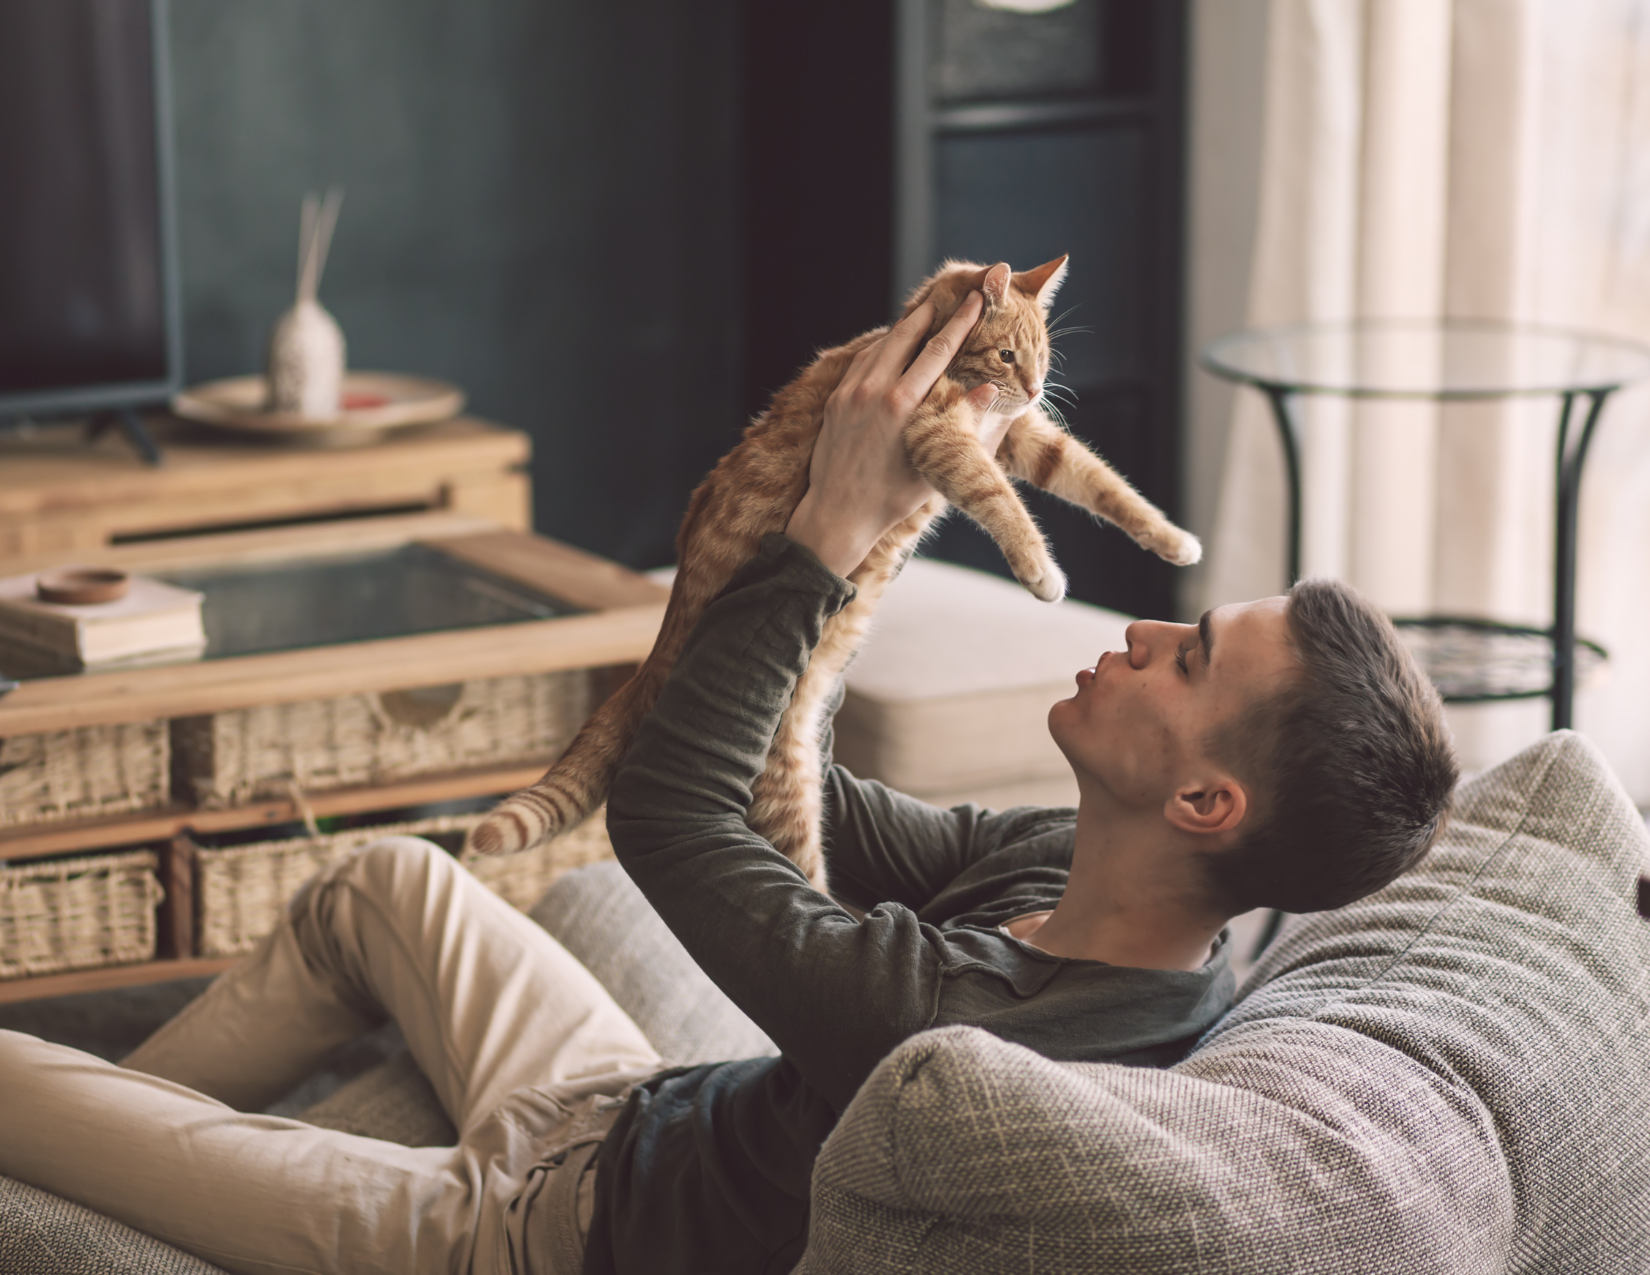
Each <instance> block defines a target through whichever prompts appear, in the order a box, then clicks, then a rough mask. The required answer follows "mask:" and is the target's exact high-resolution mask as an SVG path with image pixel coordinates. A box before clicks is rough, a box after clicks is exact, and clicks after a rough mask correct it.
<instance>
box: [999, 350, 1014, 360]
mask: <svg viewBox="0 0 1650 1275" xmlns="http://www.w3.org/2000/svg"><path fill="white" fill-rule="evenodd" d="M997 357H998V358H1000V359H1001V360H1002V361H1003V362H1004V363H1012V362H1014V351H1013V350H998V351H997Z"/></svg>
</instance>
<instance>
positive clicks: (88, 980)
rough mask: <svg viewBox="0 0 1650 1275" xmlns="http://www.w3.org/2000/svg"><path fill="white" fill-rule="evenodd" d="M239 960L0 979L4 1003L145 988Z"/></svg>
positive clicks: (193, 959)
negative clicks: (117, 988)
mask: <svg viewBox="0 0 1650 1275" xmlns="http://www.w3.org/2000/svg"><path fill="white" fill-rule="evenodd" d="M239 959H240V958H239V957H236V956H190V957H184V958H183V959H181V960H175V961H143V962H141V963H140V964H137V965H103V966H99V967H98V968H97V969H91V970H65V971H64V972H63V973H61V974H33V975H27V974H25V975H23V976H22V977H20V978H8V979H3V980H0V1005H13V1004H16V1003H17V1002H18V1001H34V1000H45V999H46V998H47V997H51V996H78V995H79V994H80V993H82V992H104V991H108V990H110V989H111V988H116V987H141V986H142V985H143V984H145V983H169V982H171V981H172V980H173V979H177V978H201V977H203V976H206V975H210V974H221V973H223V972H224V971H225V970H226V969H228V968H229V967H230V966H231V965H233V964H234V963H235V962H236V961H237V960H239Z"/></svg>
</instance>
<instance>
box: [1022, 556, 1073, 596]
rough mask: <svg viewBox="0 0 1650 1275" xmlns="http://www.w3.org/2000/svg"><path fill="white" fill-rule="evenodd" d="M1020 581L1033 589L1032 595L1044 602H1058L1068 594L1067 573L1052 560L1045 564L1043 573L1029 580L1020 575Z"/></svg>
mask: <svg viewBox="0 0 1650 1275" xmlns="http://www.w3.org/2000/svg"><path fill="white" fill-rule="evenodd" d="M1020 583H1021V584H1023V585H1025V587H1026V588H1028V589H1030V590H1031V595H1032V597H1034V598H1037V599H1039V600H1041V601H1043V602H1058V601H1059V600H1060V599H1061V598H1063V597H1065V596H1066V573H1065V572H1063V571H1061V570H1060V568H1059V567H1057V566H1055V565H1054V563H1052V562H1047V563H1044V564H1043V574H1042V575H1040V576H1038V577H1036V578H1035V579H1032V580H1028V579H1026V577H1024V576H1021V577H1020Z"/></svg>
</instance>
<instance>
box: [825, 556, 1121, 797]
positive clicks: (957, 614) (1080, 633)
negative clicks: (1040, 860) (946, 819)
mask: <svg viewBox="0 0 1650 1275" xmlns="http://www.w3.org/2000/svg"><path fill="white" fill-rule="evenodd" d="M1128 623H1129V617H1127V616H1125V615H1120V614H1118V613H1117V612H1115V611H1106V610H1102V609H1101V608H1099V607H1094V606H1088V605H1086V604H1085V603H1082V602H1062V603H1059V604H1058V605H1055V606H1050V605H1049V604H1048V603H1046V602H1039V601H1037V599H1035V598H1033V597H1032V596H1031V595H1030V594H1029V593H1027V592H1026V591H1025V590H1024V589H1022V588H1021V587H1020V586H1019V585H1017V584H1015V583H1014V582H1013V581H1011V580H1004V579H1001V578H999V577H997V576H993V575H988V574H986V573H985V572H983V571H974V570H971V569H969V568H967V567H958V566H953V565H952V564H950V563H946V562H935V561H931V560H928V559H917V560H916V561H913V562H911V563H908V564H907V565H906V568H905V570H904V572H902V573H901V575H900V577H899V579H897V580H895V581H894V583H893V584H892V585H890V586H889V589H888V592H887V594H886V595H885V596H884V597H883V599H882V601H881V602H880V603H878V605H877V613H876V619H875V621H874V624H873V627H872V630H871V636H870V638H869V639H868V640H867V641H866V643H865V646H864V648H863V649H862V650H861V652H860V654H859V658H858V659H856V660H855V661H854V663H853V664H852V665H851V666H850V667H849V669H848V676H847V679H846V680H847V694H846V696H845V697H844V699H843V703H842V709H841V711H840V712H839V713H838V714H837V718H836V759H837V761H838V762H840V763H841V764H842V765H844V766H846V767H847V768H848V769H849V770H851V771H853V772H854V774H856V775H858V776H860V777H861V778H864V779H879V780H881V781H882V782H883V783H885V784H887V785H888V786H889V787H891V788H897V789H899V790H900V791H901V792H907V793H910V794H911V795H913V796H917V797H922V798H923V799H924V800H928V801H933V802H935V803H936V804H939V805H954V804H957V803H959V802H962V801H970V800H972V801H978V802H980V804H982V805H990V806H996V807H999V808H1000V807H1003V806H1009V805H1050V806H1057V805H1059V806H1063V805H1073V804H1075V803H1076V800H1077V787H1076V783H1075V781H1073V780H1072V778H1071V769H1070V767H1069V766H1068V765H1067V764H1066V760H1065V758H1064V757H1062V756H1061V754H1060V750H1059V749H1058V748H1056V747H1055V746H1054V741H1053V740H1051V739H1050V738H1049V735H1048V728H1047V726H1046V719H1047V717H1048V710H1049V706H1050V705H1051V704H1053V703H1054V702H1055V701H1056V700H1059V699H1064V698H1066V697H1067V696H1069V695H1071V694H1072V693H1073V692H1074V691H1075V690H1076V689H1077V688H1076V684H1075V683H1074V682H1073V680H1072V679H1073V677H1074V675H1075V674H1076V672H1077V670H1078V669H1080V668H1086V667H1088V666H1089V665H1092V664H1093V663H1094V661H1095V660H1096V659H1098V658H1099V656H1100V653H1101V652H1102V651H1112V650H1122V649H1123V647H1124V642H1123V630H1124V629H1125V628H1126V627H1127V626H1128Z"/></svg>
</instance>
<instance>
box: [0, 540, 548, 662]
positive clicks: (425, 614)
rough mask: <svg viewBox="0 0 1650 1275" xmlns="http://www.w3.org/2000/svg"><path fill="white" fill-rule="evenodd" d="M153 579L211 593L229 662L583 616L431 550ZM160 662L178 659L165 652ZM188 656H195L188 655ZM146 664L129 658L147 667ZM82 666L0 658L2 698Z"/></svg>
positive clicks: (201, 570)
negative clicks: (11, 689)
mask: <svg viewBox="0 0 1650 1275" xmlns="http://www.w3.org/2000/svg"><path fill="white" fill-rule="evenodd" d="M146 574H149V575H152V576H154V577H155V578H156V579H160V580H164V581H166V582H167V583H169V584H175V585H178V586H180V587H182V588H186V589H196V590H199V591H200V592H201V593H202V594H203V595H204V600H203V602H202V604H201V620H202V624H203V626H204V627H205V629H206V650H205V653H204V654H203V655H201V656H199V657H198V658H203V659H208V660H214V659H228V658H230V657H233V656H240V655H259V654H263V653H266V652H270V651H291V650H300V649H304V648H308V647H318V646H334V645H339V644H342V643H350V642H368V641H372V640H373V639H375V638H393V637H408V636H411V635H413V634H417V633H436V632H441V631H444V630H450V629H472V628H480V627H483V626H486V625H495V624H515V623H519V622H521V621H525V620H548V619H553V618H555V617H557V616H564V615H575V614H577V613H578V611H579V608H577V607H574V606H572V605H570V604H568V603H566V602H564V601H562V600H561V599H559V598H553V597H549V596H547V595H545V594H542V593H539V592H537V591H536V590H534V589H531V588H529V587H527V586H525V585H521V584H518V583H516V582H515V581H512V580H508V579H505V578H503V577H501V576H497V575H494V574H493V573H492V572H490V571H487V570H486V569H485V568H482V567H478V566H475V565H473V564H471V563H468V562H465V561H463V560H462V559H459V558H455V557H451V556H450V555H448V554H445V553H442V552H441V551H440V550H439V549H434V548H431V547H430V546H428V545H421V544H407V545H401V546H399V547H398V548H395V549H389V550H379V551H376V552H372V553H363V554H354V555H350V556H347V557H340V556H328V557H310V558H297V559H288V560H285V561H278V562H262V563H232V564H223V565H218V566H202V567H194V568H190V569H187V570H176V571H155V572H148V573H146ZM157 658H158V659H160V660H161V661H162V662H171V661H173V660H176V659H178V658H180V657H179V656H178V655H176V654H171V655H168V654H167V653H162V654H161V655H160V656H159V657H157ZM185 658H187V657H185ZM141 662H145V661H141V660H139V661H129V662H128V663H141ZM108 667H112V666H110V665H104V666H102V668H98V667H94V668H92V669H90V670H82V669H80V668H79V667H78V665H77V664H74V663H68V664H66V663H64V662H63V660H60V659H56V658H45V657H37V658H36V657H25V656H23V655H21V654H20V653H18V652H16V651H9V652H0V691H3V690H4V689H5V686H6V681H7V679H8V678H11V679H24V680H26V679H29V678H33V677H54V676H56V677H60V676H63V675H64V674H66V673H74V672H80V671H93V672H97V671H102V670H103V669H104V668H108Z"/></svg>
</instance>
